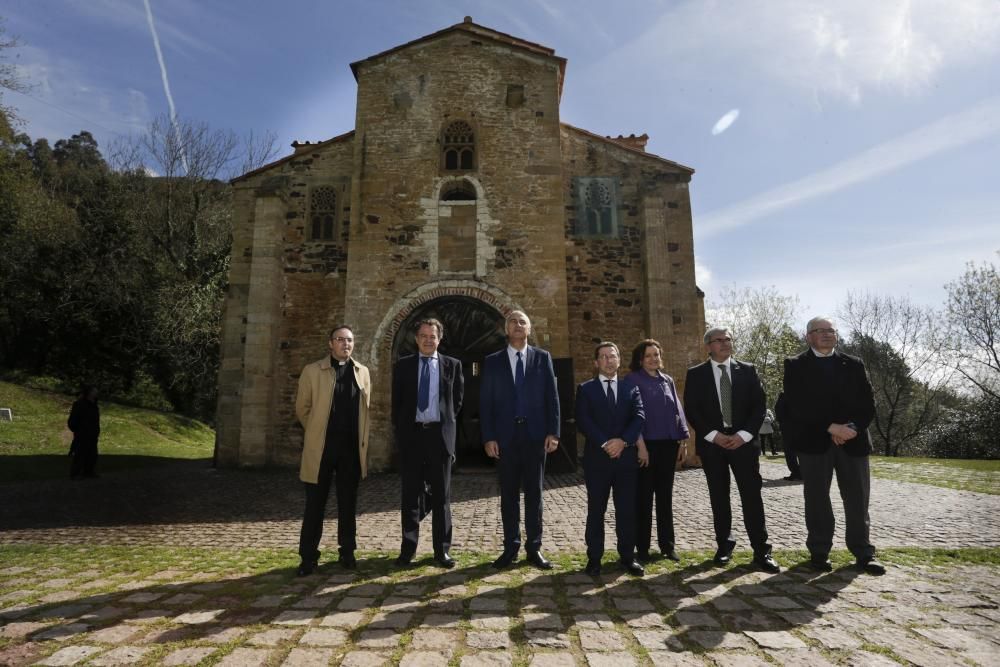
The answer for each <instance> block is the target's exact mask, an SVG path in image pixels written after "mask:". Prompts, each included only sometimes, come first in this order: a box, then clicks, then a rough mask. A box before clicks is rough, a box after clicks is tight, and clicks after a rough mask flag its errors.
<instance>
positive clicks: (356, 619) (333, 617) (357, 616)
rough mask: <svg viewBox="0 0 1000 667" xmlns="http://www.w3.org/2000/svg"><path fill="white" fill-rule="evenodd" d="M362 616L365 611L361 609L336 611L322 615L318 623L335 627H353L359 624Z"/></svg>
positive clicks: (363, 616)
mask: <svg viewBox="0 0 1000 667" xmlns="http://www.w3.org/2000/svg"><path fill="white" fill-rule="evenodd" d="M364 618H365V613H364V612H362V611H338V612H334V613H332V614H327V615H326V616H324V617H323V620H322V621H320V623H319V624H320V625H325V626H332V627H335V628H353V627H356V626H357V625H358V624H360V623H361V621H363V620H364Z"/></svg>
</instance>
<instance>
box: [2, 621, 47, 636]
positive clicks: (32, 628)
mask: <svg viewBox="0 0 1000 667" xmlns="http://www.w3.org/2000/svg"><path fill="white" fill-rule="evenodd" d="M47 627H49V624H48V623H32V622H20V623H8V624H7V625H4V626H2V627H0V637H4V638H6V639H24V638H26V637H27V636H28V635H30V634H32V633H35V632H40V631H41V630H43V629H45V628H47Z"/></svg>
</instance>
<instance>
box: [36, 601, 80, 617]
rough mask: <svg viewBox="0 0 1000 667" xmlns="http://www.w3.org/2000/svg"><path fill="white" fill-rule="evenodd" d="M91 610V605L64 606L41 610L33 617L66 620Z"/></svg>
mask: <svg viewBox="0 0 1000 667" xmlns="http://www.w3.org/2000/svg"><path fill="white" fill-rule="evenodd" d="M93 608H94V605H92V604H66V605H62V606H61V607H53V608H52V609H43V610H41V611H39V612H38V613H37V614H35V616H37V617H38V618H62V619H67V620H68V619H71V618H77V617H78V616H80V615H81V614H85V613H87V612H88V611H90V610H91V609H93Z"/></svg>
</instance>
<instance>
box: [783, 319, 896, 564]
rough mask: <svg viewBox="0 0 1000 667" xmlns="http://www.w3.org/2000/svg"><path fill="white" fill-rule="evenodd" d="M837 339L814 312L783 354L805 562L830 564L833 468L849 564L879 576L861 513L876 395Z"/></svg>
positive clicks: (866, 491) (867, 484) (786, 427)
mask: <svg viewBox="0 0 1000 667" xmlns="http://www.w3.org/2000/svg"><path fill="white" fill-rule="evenodd" d="M837 340H838V339H837V329H836V327H835V326H834V323H833V319H832V318H830V317H825V316H823V317H814V318H812V319H811V320H809V322H808V323H807V324H806V342H807V343H808V344H809V349H808V350H806V351H805V352H803V353H802V354H800V355H798V356H796V357H792V358H790V359H786V360H785V384H784V386H785V403H786V405H785V412H787V416H786V417H785V419H784V421H783V422H782V428H783V433H784V434H785V437H786V438H787V439H788V441H789V443H791V444H792V446H794V448H795V451H796V452H797V453H798V455H799V467H800V469H801V471H802V493H803V496H804V498H805V513H806V530H807V532H808V537H807V538H806V547H807V548H808V549H809V554H810V564H811V566H812V567H813V568H814V569H816V570H819V571H825V572H828V571H830V570H831V569H833V566H832V565H831V564H830V560H829V554H830V549H831V548H832V547H833V531H834V526H835V519H834V516H833V506H832V504H831V502H830V484H831V483H832V481H833V473H834V471H836V473H837V486H838V487H840V497H841V499H842V500H843V503H844V520H845V523H846V541H847V548H848V549H849V550H850V551H851V553H852V554H854V558H855V561H856V562H855V567H856V568H857V569H858V570H861V571H862V572H867V573H868V574H875V575H880V574H885V567H884V566H883V565H882V564H881V563H879V562H878V561H877V560H876V559H875V547H874V546H872V544H871V541H870V540H869V531H870V529H871V520H870V518H869V516H868V500H869V493H870V490H871V477H870V472H869V469H868V455H869V454H870V453H871V450H872V442H871V436H870V435H869V434H868V425H869V424H871V422H872V419H874V418H875V398H874V394H873V392H872V385H871V382H869V381H868V374H867V372H866V371H865V365H864V363H863V362H862V361H861V360H860V359H858V358H857V357H852V356H850V355H847V354H843V353H841V352H839V351H837V349H836V346H837Z"/></svg>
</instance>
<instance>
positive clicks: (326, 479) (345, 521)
mask: <svg viewBox="0 0 1000 667" xmlns="http://www.w3.org/2000/svg"><path fill="white" fill-rule="evenodd" d="M327 345H328V347H329V348H330V355H329V356H327V357H323V358H322V359H320V360H319V361H316V362H313V363H311V364H309V365H308V366H306V367H305V368H303V369H302V374H301V375H300V376H299V388H298V392H297V393H296V395H295V414H296V415H298V418H299V421H300V422H301V423H302V427H303V428H304V429H305V439H304V442H303V447H302V465H301V466H300V468H299V478H300V479H301V480H302V481H303V483H304V484H305V489H306V509H305V515H304V516H303V518H302V531H301V533H300V534H299V556H300V557H301V558H302V562H301V563H300V564H299V569H298V572H297V574H298V576H300V577H304V576H306V575H309V574H312V572H313V570H315V569H316V566H317V564H318V563H319V556H320V552H319V541H320V538H322V536H323V515H324V513H325V511H326V501H327V499H328V498H329V497H330V486H331V484H335V485H336V487H337V543H338V545H339V547H340V549H339V550H340V565H341V567H344V568H346V569H349V570H350V569H354V568H356V567H357V566H358V561H357V559H356V558H355V557H354V551H355V550H356V549H357V516H356V515H357V507H358V484H359V482H360V481H361V480H362V479H363V478H364V477H365V475H367V474H368V427H369V413H368V406H369V403H370V401H371V395H372V386H371V376H370V374H369V372H368V368H367V367H365V366H363V365H361V364H360V363H358V362H357V361H355V360H354V359H352V358H351V353H352V352H353V351H354V331H353V330H352V329H351V327H349V326H347V325H346V324H344V325H340V326H337V327H334V329H333V330H332V331H331V332H330V340H329V341H328V343H327Z"/></svg>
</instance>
